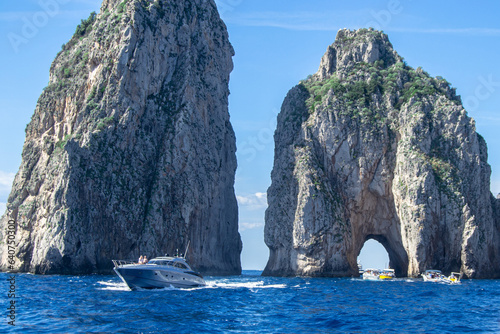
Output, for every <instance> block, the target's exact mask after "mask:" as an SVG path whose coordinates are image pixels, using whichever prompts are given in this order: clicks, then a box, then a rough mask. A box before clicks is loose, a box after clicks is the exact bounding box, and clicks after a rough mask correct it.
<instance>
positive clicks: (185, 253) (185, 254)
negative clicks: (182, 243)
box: [184, 240, 191, 258]
mask: <svg viewBox="0 0 500 334" xmlns="http://www.w3.org/2000/svg"><path fill="white" fill-rule="evenodd" d="M190 242H191V240H188V244H187V247H186V251H185V252H184V258H186V256H187V253H188V249H189V243H190Z"/></svg>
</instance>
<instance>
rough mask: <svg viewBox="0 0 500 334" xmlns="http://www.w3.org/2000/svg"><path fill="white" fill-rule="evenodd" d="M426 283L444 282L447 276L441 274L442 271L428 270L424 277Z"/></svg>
mask: <svg viewBox="0 0 500 334" xmlns="http://www.w3.org/2000/svg"><path fill="white" fill-rule="evenodd" d="M421 276H422V278H423V279H424V282H444V280H445V279H446V276H444V275H443V274H442V273H441V270H437V269H428V270H426V271H425V272H424V273H423V274H422V275H421Z"/></svg>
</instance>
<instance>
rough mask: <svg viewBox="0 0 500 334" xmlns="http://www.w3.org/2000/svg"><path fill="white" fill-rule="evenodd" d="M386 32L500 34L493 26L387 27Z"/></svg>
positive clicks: (499, 30)
mask: <svg viewBox="0 0 500 334" xmlns="http://www.w3.org/2000/svg"><path fill="white" fill-rule="evenodd" d="M385 30H386V31H387V32H403V33H415V34H441V35H469V36H500V29H495V28H429V29H425V28H387V29H385Z"/></svg>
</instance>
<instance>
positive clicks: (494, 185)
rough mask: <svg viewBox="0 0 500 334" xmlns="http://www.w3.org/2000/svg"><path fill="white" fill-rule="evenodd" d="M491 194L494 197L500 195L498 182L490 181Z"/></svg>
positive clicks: (499, 182) (499, 183)
mask: <svg viewBox="0 0 500 334" xmlns="http://www.w3.org/2000/svg"><path fill="white" fill-rule="evenodd" d="M490 189H491V192H492V193H493V195H494V196H495V197H496V196H497V195H499V194H500V180H491V186H490Z"/></svg>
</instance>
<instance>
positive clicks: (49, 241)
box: [0, 0, 241, 274]
mask: <svg viewBox="0 0 500 334" xmlns="http://www.w3.org/2000/svg"><path fill="white" fill-rule="evenodd" d="M233 54H234V51H233V48H232V46H231V45H230V43H229V40H228V34H227V30H226V26H225V25H224V23H223V22H222V20H221V19H220V17H219V14H218V12H217V8H216V5H215V3H214V2H213V1H212V0H179V1H165V0H163V1H161V0H160V1H154V2H152V1H147V0H126V1H122V0H114V1H113V0H106V1H104V3H103V4H102V7H101V12H100V14H98V15H91V17H89V19H88V20H85V21H84V22H82V24H81V25H80V26H79V27H78V29H77V31H76V33H75V35H74V36H73V38H72V39H71V40H70V41H69V42H68V43H67V44H66V45H65V46H63V49H62V51H61V52H60V53H59V54H58V55H57V57H56V59H55V61H54V62H53V64H52V67H51V69H50V82H49V85H48V86H47V87H46V88H45V90H44V92H43V93H42V95H41V97H40V99H39V101H38V104H37V107H36V110H35V113H34V115H33V117H32V120H31V122H30V123H29V125H28V126H27V129H26V142H25V145H24V148H23V155H22V163H21V167H20V169H19V172H18V173H17V175H16V178H15V181H14V185H13V189H12V193H11V195H10V197H9V201H8V212H7V214H6V215H5V216H4V217H3V218H2V220H1V228H2V229H1V231H2V232H1V233H2V236H1V237H2V240H5V238H4V233H5V227H6V224H7V221H8V219H14V220H16V222H17V231H16V240H17V242H18V243H19V245H18V246H17V248H16V253H15V259H16V260H15V264H14V265H13V267H14V270H19V271H24V272H34V273H41V274H47V273H48V274H54V273H64V274H80V273H91V272H109V271H110V270H111V267H112V263H111V260H112V259H115V258H119V259H137V258H138V257H139V255H141V254H142V255H147V256H148V257H149V258H151V257H153V256H157V255H164V254H165V253H170V254H171V255H172V254H174V253H175V252H176V250H177V249H179V253H182V252H184V250H185V247H186V246H187V243H188V241H190V242H191V246H190V249H189V252H188V254H187V257H188V260H189V262H190V263H191V264H192V266H193V267H194V268H196V269H198V270H200V271H202V272H204V273H209V274H239V273H240V272H241V265H240V252H241V239H240V236H239V233H238V210H237V202H236V198H235V195H234V188H233V185H234V176H235V170H236V156H235V151H236V147H235V146H236V145H235V136H234V132H233V129H232V127H231V124H230V122H229V113H228V95H229V89H228V82H229V74H230V72H231V71H232V68H233V63H232V56H233ZM0 255H1V267H2V269H6V268H8V266H7V265H8V251H7V247H6V245H5V244H2V247H1V248H0Z"/></svg>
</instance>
